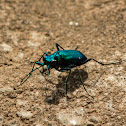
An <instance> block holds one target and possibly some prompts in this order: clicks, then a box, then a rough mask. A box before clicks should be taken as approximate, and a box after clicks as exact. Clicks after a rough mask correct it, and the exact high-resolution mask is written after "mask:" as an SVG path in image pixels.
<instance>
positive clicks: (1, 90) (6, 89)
mask: <svg viewBox="0 0 126 126" xmlns="http://www.w3.org/2000/svg"><path fill="white" fill-rule="evenodd" d="M0 92H13V88H11V87H9V86H5V87H3V88H0Z"/></svg>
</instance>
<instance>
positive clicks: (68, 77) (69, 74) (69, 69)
mask: <svg viewBox="0 0 126 126" xmlns="http://www.w3.org/2000/svg"><path fill="white" fill-rule="evenodd" d="M69 70H70V72H69V75H68V77H67V79H66V96H67V82H68V80H69V77H70V74H71V69H69Z"/></svg>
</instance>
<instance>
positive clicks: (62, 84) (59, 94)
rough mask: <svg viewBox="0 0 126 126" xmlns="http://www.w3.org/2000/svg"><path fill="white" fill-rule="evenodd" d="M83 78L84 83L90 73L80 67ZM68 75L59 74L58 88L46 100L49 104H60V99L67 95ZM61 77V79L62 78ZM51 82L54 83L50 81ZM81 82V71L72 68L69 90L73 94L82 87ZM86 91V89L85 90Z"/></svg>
mask: <svg viewBox="0 0 126 126" xmlns="http://www.w3.org/2000/svg"><path fill="white" fill-rule="evenodd" d="M79 72H80V75H81V78H82V81H83V83H84V82H85V81H86V79H87V78H88V73H87V72H86V71H85V70H83V69H79ZM67 77H68V74H67V76H59V80H60V81H59V83H58V84H57V85H56V90H54V91H52V92H51V95H49V96H46V99H45V102H47V103H48V104H55V105H57V104H59V101H60V99H61V98H63V97H66V79H67ZM60 78H61V79H60ZM50 83H53V82H51V81H50ZM80 85H82V84H81V82H80V78H79V73H78V70H77V69H75V70H71V74H70V77H69V80H68V83H67V92H68V93H70V94H72V93H73V92H74V91H75V90H76V89H78V88H79V87H80ZM84 91H85V90H84Z"/></svg>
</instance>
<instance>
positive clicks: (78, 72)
mask: <svg viewBox="0 0 126 126" xmlns="http://www.w3.org/2000/svg"><path fill="white" fill-rule="evenodd" d="M76 68H77V67H76ZM77 70H78V68H77ZM78 73H79V78H80V82H81V83H82V85H83V87H84V90H85V91H86V92H87V94H88V95H89V96H90V97H91V98H92V99H93V100H94V98H93V96H91V95H90V94H89V93H88V91H87V89H86V88H85V83H83V82H82V79H81V75H80V71H79V70H78Z"/></svg>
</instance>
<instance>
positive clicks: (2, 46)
mask: <svg viewBox="0 0 126 126" xmlns="http://www.w3.org/2000/svg"><path fill="white" fill-rule="evenodd" d="M0 50H1V51H5V52H11V51H12V50H13V49H12V47H11V46H10V45H7V44H5V43H3V44H0Z"/></svg>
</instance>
